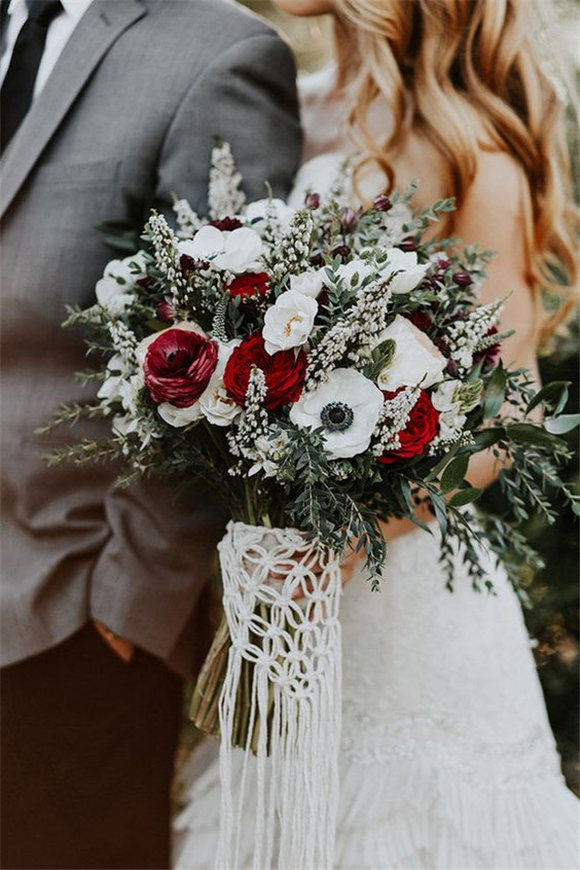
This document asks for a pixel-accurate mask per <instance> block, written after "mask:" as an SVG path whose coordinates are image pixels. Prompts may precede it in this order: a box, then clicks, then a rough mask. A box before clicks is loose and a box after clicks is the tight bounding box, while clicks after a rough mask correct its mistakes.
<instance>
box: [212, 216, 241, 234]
mask: <svg viewBox="0 0 580 870" xmlns="http://www.w3.org/2000/svg"><path fill="white" fill-rule="evenodd" d="M209 225H210V227H216V229H218V230H221V231H222V233H228V232H231V231H232V230H239V229H240V227H242V226H243V223H242V222H241V221H239V220H238V219H237V218H231V217H225V218H222V219H221V220H219V221H210V222H209Z"/></svg>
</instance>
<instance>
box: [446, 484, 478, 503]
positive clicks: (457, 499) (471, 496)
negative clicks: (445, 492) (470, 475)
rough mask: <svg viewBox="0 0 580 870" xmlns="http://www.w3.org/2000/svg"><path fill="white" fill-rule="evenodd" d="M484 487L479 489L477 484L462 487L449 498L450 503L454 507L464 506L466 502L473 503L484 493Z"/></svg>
mask: <svg viewBox="0 0 580 870" xmlns="http://www.w3.org/2000/svg"><path fill="white" fill-rule="evenodd" d="M482 492H483V490H482V489H477V487H475V486H469V487H467V489H461V490H459V492H456V493H455V495H453V496H452V497H451V498H450V499H449V504H450V505H451V506H452V507H463V506H464V505H466V504H471V502H473V501H475V500H476V499H478V498H479V496H480V495H481V494H482Z"/></svg>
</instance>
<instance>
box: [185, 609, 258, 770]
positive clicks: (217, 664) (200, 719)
mask: <svg viewBox="0 0 580 870" xmlns="http://www.w3.org/2000/svg"><path fill="white" fill-rule="evenodd" d="M258 612H259V614H260V616H261V617H262V618H264V619H267V617H268V607H267V606H266V605H263V604H262V605H260V607H259V608H258ZM231 645H232V641H231V638H230V633H229V629H228V624H227V620H226V618H225V616H223V617H222V620H221V622H220V624H219V627H218V629H217V631H216V634H215V637H214V639H213V642H212V645H211V647H210V650H209V652H208V654H207V658H206V660H205V662H204V664H203V667H202V669H201V671H200V674H199V677H198V679H197V683H196V685H195V689H194V691H193V695H192V698H191V705H190V710H189V715H190V719H191V721H192V722H193V724H194V725H195V727H196V728H198V729H199V730H200V731H202V732H203V733H204V734H207V735H208V736H210V737H220V725H219V701H220V695H221V690H222V686H223V682H224V679H225V675H226V671H227V666H228V656H229V652H230V648H231ZM253 671H254V663H253V662H250V661H247V660H245V659H244V661H243V662H242V672H241V675H240V683H239V687H238V694H237V700H236V713H235V719H234V731H233V735H232V746H237V747H239V748H240V749H246V747H247V746H248V729H249V724H250V707H251V690H252V683H253V678H254V674H253ZM272 706H273V700H272V699H270V701H269V704H268V720H269V719H270V714H271V711H272ZM260 727H261V726H260V720H259V717H256V721H255V722H254V727H253V730H252V736H251V739H250V742H249V748H250V749H251V751H252V752H253V753H254V754H256V752H257V746H258V738H259V733H260Z"/></svg>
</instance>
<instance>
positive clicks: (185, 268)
mask: <svg viewBox="0 0 580 870" xmlns="http://www.w3.org/2000/svg"><path fill="white" fill-rule="evenodd" d="M179 265H180V266H181V271H182V272H183V274H184V275H187V273H188V272H193V270H194V269H195V260H194V259H193V257H190V256H189V254H182V255H181V257H180V258H179Z"/></svg>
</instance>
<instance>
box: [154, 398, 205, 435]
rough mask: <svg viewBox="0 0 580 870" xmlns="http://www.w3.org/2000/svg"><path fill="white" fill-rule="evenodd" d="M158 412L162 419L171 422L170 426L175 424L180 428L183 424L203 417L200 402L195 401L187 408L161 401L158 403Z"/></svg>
mask: <svg viewBox="0 0 580 870" xmlns="http://www.w3.org/2000/svg"><path fill="white" fill-rule="evenodd" d="M157 413H158V414H159V416H160V417H161V419H162V420H165V422H166V423H169V425H170V426H175V428H176V429H180V428H181V427H182V426H187V425H188V424H189V423H195V421H196V420H199V419H200V417H201V408H200V406H199V402H194V403H193V405H189V407H187V408H178V407H177V406H176V405H172V404H171V402H161V404H160V405H157Z"/></svg>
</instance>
